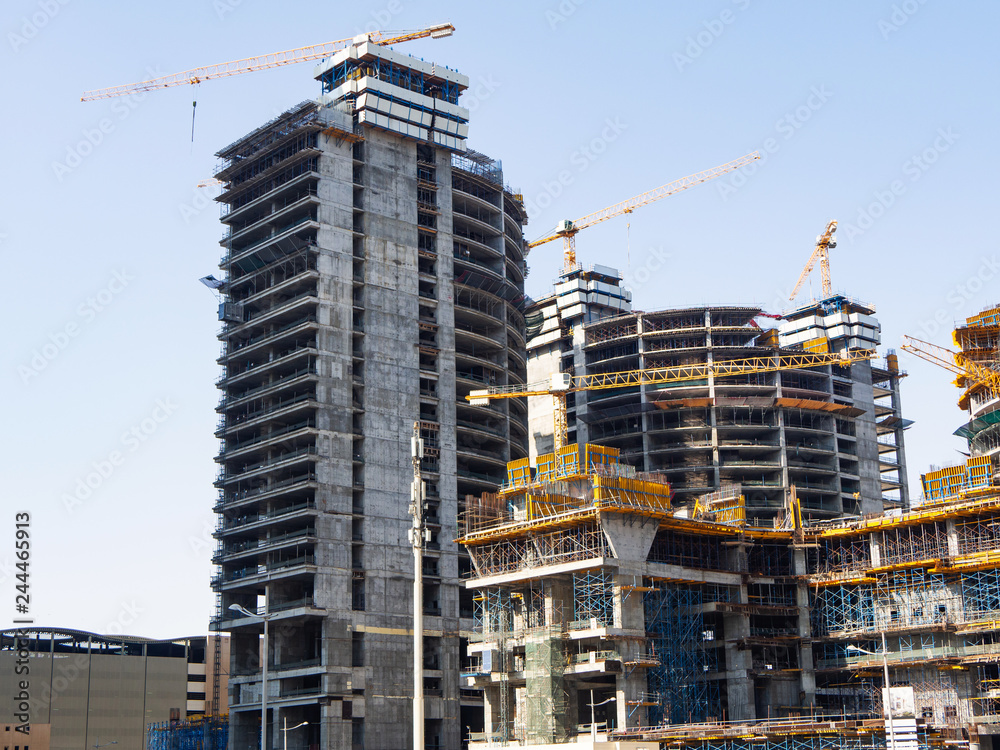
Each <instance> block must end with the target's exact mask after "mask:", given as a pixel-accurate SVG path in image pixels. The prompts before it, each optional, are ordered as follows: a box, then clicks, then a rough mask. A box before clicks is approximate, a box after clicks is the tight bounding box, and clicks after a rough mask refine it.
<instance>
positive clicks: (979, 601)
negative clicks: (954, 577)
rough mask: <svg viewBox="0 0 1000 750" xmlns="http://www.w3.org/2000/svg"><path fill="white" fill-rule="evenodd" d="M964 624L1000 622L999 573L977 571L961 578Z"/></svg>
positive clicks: (996, 571)
mask: <svg viewBox="0 0 1000 750" xmlns="http://www.w3.org/2000/svg"><path fill="white" fill-rule="evenodd" d="M960 580H961V589H962V603H963V606H964V610H965V611H964V615H965V616H964V618H963V620H964V621H965V622H980V621H987V622H992V621H996V620H1000V571H998V570H996V569H993V570H977V571H974V572H972V573H965V574H963V575H962V577H961V579H960Z"/></svg>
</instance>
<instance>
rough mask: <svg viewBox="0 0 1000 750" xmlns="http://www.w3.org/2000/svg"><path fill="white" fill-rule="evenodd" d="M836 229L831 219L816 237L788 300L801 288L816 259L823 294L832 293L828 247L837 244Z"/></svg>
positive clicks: (826, 295)
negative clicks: (813, 246) (814, 246)
mask: <svg viewBox="0 0 1000 750" xmlns="http://www.w3.org/2000/svg"><path fill="white" fill-rule="evenodd" d="M836 231H837V222H835V221H831V222H830V223H829V224H827V225H826V230H825V231H824V232H823V234H821V235H820V236H819V237H817V238H816V249H815V250H813V252H812V255H810V256H809V260H808V262H807V263H806V267H805V268H803V269H802V273H800V274H799V280H798V281H797V282H796V283H795V288H794V289H793V290H792V295H791V296H790V297H789V298H788V301H789V302H791V301H792V300H793V299H795V298H796V297H797V296H798V294H799V289H801V288H802V283H803V282H804V281H805V280H806V277H807V276H808V275H809V274H810V273H812V270H813V268H814V267H815V265H816V261H817V260H818V261H819V271H820V275H821V276H822V278H823V296H824V297H829V296H830V295H831V294H833V283H832V282H831V281H830V249H831V248H834V247H836V246H837V240H835V239H834V237H833V233H834V232H836Z"/></svg>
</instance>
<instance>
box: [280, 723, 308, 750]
mask: <svg viewBox="0 0 1000 750" xmlns="http://www.w3.org/2000/svg"><path fill="white" fill-rule="evenodd" d="M282 718H283V719H284V723H285V726H284V728H283V729H282V730H281V732H282V734H283V735H284V742H283V744H282V747H283V748H284V750H288V733H289V732H291V731H292V730H293V729H298V728H299V727H304V726H305V725H306V724H308V723H309V722H308V721H303V722H301V723H299V724H296V725H295V726H294V727H290V726H288V717H287V716H283V717H282Z"/></svg>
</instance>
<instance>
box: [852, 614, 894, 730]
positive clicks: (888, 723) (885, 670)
mask: <svg viewBox="0 0 1000 750" xmlns="http://www.w3.org/2000/svg"><path fill="white" fill-rule="evenodd" d="M881 634H882V681H883V682H884V683H885V699H884V701H883V703H884V704H885V706H884V708H885V728H886V740H887V742H886V744H887V747H886V750H896V732H895V729H894V727H893V726H892V698H891V694H890V692H889V691H890V690H891V688H890V687H889V660H888V658H887V654H888V653H889V649H888V647H887V646H886V645H885V631H884V630H883V631H882V633H881ZM847 650H848V651H857V652H859V653H862V654H868V655H869V656H878V654H875V653H873V652H871V651H866V650H865V649H863V648H861V647H860V646H855V645H854V644H853V643H852V644H850V645H849V646H848V647H847Z"/></svg>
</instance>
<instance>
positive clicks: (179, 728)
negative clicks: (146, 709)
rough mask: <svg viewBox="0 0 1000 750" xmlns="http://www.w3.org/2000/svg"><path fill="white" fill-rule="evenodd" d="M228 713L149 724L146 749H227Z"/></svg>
mask: <svg viewBox="0 0 1000 750" xmlns="http://www.w3.org/2000/svg"><path fill="white" fill-rule="evenodd" d="M228 745H229V717H228V716H202V717H198V718H194V719H187V720H185V721H163V722H160V723H158V724H150V725H149V726H148V727H146V750H226V748H227V746H228Z"/></svg>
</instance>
